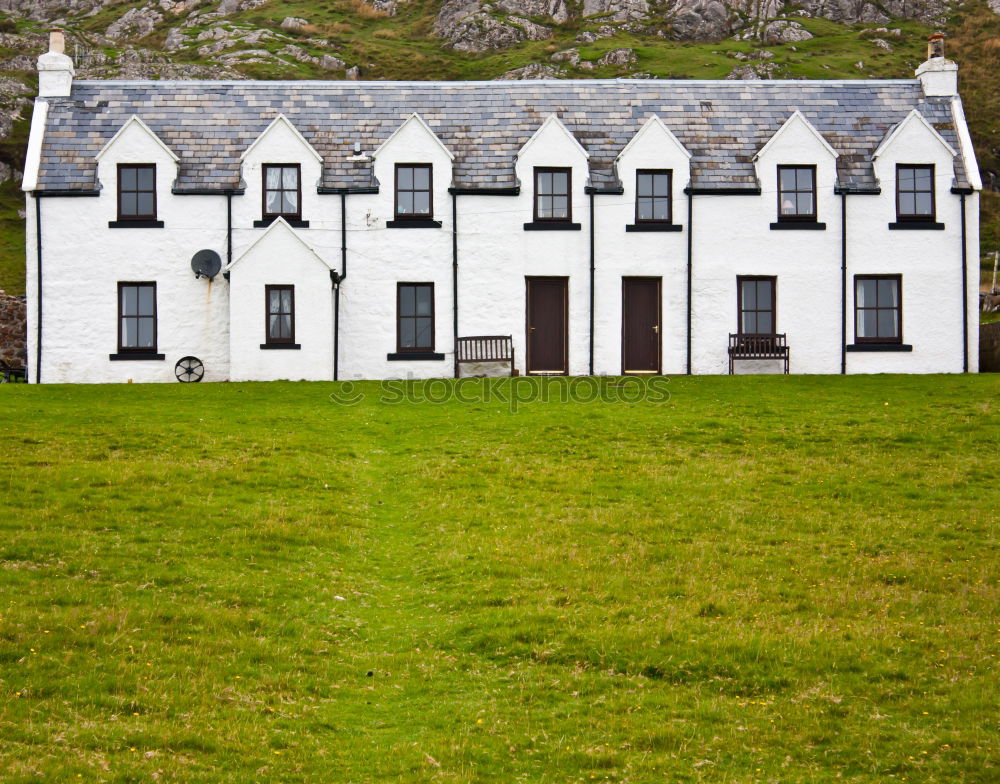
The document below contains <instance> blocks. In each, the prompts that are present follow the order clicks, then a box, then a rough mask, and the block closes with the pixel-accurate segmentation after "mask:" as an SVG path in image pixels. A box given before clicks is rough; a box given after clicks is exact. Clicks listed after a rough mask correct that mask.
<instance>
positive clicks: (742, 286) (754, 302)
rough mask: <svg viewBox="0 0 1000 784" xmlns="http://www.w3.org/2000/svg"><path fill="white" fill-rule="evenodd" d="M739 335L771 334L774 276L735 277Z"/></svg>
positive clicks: (773, 320) (772, 329)
mask: <svg viewBox="0 0 1000 784" xmlns="http://www.w3.org/2000/svg"><path fill="white" fill-rule="evenodd" d="M736 288H737V296H738V300H739V302H738V305H739V314H740V321H739V333H740V334H741V335H773V334H775V332H776V331H777V330H776V329H775V307H774V299H775V298H774V294H775V291H774V290H775V278H773V277H772V278H768V277H750V276H741V277H738V278H737V279H736Z"/></svg>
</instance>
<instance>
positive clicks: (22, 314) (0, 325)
mask: <svg viewBox="0 0 1000 784" xmlns="http://www.w3.org/2000/svg"><path fill="white" fill-rule="evenodd" d="M26 309H27V306H26V302H25V299H24V297H23V296H21V297H13V296H11V295H10V294H6V293H5V292H3V291H0V359H3V360H4V361H5V362H8V363H10V364H12V365H14V366H18V367H24V365H26V364H27V360H28V344H27V340H28V329H27V312H26Z"/></svg>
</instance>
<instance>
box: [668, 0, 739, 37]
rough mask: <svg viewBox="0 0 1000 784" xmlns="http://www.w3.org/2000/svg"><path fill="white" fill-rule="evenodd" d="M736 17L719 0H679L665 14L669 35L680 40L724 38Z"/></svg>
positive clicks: (729, 32)
mask: <svg viewBox="0 0 1000 784" xmlns="http://www.w3.org/2000/svg"><path fill="white" fill-rule="evenodd" d="M736 19H737V16H736V14H735V12H733V11H732V10H731V9H730V8H729V7H728V6H727V5H726V4H725V3H722V2H720V0H692V1H691V2H688V0H681V2H678V3H677V5H675V6H674V8H673V10H672V11H668V12H667V14H666V21H668V22H669V23H670V26H671V29H672V34H671V36H670V37H671V38H674V39H675V40H681V41H689V40H705V39H712V38H724V37H725V36H727V35H730V34H731V33H732V31H733V28H734V26H735V21H736Z"/></svg>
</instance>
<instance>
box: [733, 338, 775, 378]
mask: <svg viewBox="0 0 1000 784" xmlns="http://www.w3.org/2000/svg"><path fill="white" fill-rule="evenodd" d="M738 359H777V360H783V361H784V363H785V373H788V341H787V340H786V337H785V334H784V333H782V334H780V335H733V334H730V335H729V375H733V362H735V361H736V360H738Z"/></svg>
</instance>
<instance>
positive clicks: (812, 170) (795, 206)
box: [778, 166, 816, 223]
mask: <svg viewBox="0 0 1000 784" xmlns="http://www.w3.org/2000/svg"><path fill="white" fill-rule="evenodd" d="M815 220H816V167H815V166H779V167H778V222H779V223H780V222H782V221H815Z"/></svg>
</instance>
